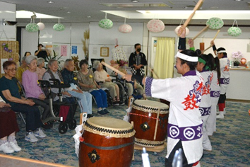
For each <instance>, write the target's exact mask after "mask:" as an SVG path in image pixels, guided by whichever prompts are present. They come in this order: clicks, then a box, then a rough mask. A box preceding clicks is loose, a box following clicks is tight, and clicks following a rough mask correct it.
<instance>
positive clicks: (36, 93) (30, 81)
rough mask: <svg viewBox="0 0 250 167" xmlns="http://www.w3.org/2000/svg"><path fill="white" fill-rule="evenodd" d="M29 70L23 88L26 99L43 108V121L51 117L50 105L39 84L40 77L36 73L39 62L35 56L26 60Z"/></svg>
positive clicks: (24, 74) (24, 78) (25, 74)
mask: <svg viewBox="0 0 250 167" xmlns="http://www.w3.org/2000/svg"><path fill="white" fill-rule="evenodd" d="M25 61H26V63H27V66H28V70H26V71H25V72H24V73H23V79H22V80H23V82H22V84H23V87H24V90H25V94H26V98H29V99H32V101H33V102H34V103H35V104H36V105H39V106H41V107H42V108H43V114H42V120H44V119H45V118H47V117H48V116H49V112H50V108H49V105H48V104H47V103H46V102H45V101H44V100H45V98H46V96H45V95H44V93H43V91H42V90H41V88H40V87H39V86H38V84H37V80H38V75H37V73H36V68H37V64H36V63H37V60H36V57H35V56H29V57H27V58H26V59H25Z"/></svg>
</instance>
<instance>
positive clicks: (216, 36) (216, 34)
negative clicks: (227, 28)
mask: <svg viewBox="0 0 250 167" xmlns="http://www.w3.org/2000/svg"><path fill="white" fill-rule="evenodd" d="M219 32H220V30H218V31H217V33H216V34H215V36H214V38H213V40H212V41H214V40H215V38H216V37H217V36H218V34H219ZM211 47H212V46H211V45H210V46H209V47H208V48H207V49H205V50H204V51H203V53H204V52H205V51H207V50H208V49H210V48H211Z"/></svg>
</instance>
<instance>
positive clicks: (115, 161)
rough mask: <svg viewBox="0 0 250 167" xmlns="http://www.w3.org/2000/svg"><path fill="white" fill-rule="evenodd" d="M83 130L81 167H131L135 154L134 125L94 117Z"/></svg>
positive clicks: (80, 149) (80, 154) (117, 120)
mask: <svg viewBox="0 0 250 167" xmlns="http://www.w3.org/2000/svg"><path fill="white" fill-rule="evenodd" d="M83 128H84V132H83V134H82V137H83V141H82V142H81V143H80V148H79V166H80V167H107V166H108V167H117V166H119V167H130V165H131V161H132V157H133V152H134V134H135V130H134V128H133V125H131V124H130V123H128V122H126V121H123V120H119V119H115V118H109V117H92V118H89V119H88V120H87V121H86V123H85V124H84V127H83Z"/></svg>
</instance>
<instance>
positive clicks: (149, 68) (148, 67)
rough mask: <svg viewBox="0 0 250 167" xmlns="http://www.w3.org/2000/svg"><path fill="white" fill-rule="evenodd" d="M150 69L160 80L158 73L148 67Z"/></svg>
mask: <svg viewBox="0 0 250 167" xmlns="http://www.w3.org/2000/svg"><path fill="white" fill-rule="evenodd" d="M148 69H149V70H150V71H152V73H154V75H155V76H156V79H159V76H158V75H157V74H156V72H155V71H154V69H151V68H150V67H148Z"/></svg>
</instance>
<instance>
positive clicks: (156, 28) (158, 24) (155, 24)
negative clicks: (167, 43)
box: [147, 19, 165, 32]
mask: <svg viewBox="0 0 250 167" xmlns="http://www.w3.org/2000/svg"><path fill="white" fill-rule="evenodd" d="M147 28H148V30H149V31H151V32H162V31H163V30H164V29H165V24H164V23H163V22H162V21H161V20H158V19H153V20H150V21H149V22H148V24H147Z"/></svg>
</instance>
